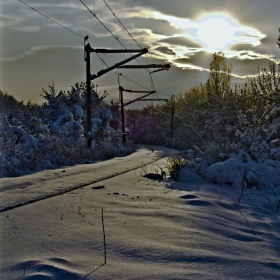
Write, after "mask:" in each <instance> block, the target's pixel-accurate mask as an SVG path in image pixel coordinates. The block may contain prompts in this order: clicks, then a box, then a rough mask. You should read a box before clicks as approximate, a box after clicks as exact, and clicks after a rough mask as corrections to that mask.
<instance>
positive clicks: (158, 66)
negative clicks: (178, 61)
mask: <svg viewBox="0 0 280 280" xmlns="http://www.w3.org/2000/svg"><path fill="white" fill-rule="evenodd" d="M120 68H121V69H143V68H146V69H147V68H148V69H150V68H155V69H158V70H155V71H153V72H158V71H164V70H169V68H170V64H147V65H123V66H119V67H118V69H120ZM153 72H151V73H153ZM118 81H119V93H120V103H121V117H122V135H123V145H125V144H126V132H125V120H124V107H125V106H127V105H129V104H132V103H134V102H136V101H152V100H153V101H154V100H155V101H159V100H164V101H166V99H158V98H157V99H143V98H145V97H147V96H149V95H151V94H153V93H156V91H155V90H152V91H143V90H142V91H137V90H129V89H124V88H123V87H122V86H120V80H119V76H118ZM124 91H125V92H133V93H146V95H144V96H141V97H139V98H136V99H134V100H132V101H129V102H127V103H124V101H123V92H124Z"/></svg>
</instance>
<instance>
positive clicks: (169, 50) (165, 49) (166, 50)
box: [155, 47, 176, 55]
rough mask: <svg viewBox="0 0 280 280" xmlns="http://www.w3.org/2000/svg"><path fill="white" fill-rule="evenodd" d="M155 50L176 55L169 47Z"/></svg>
mask: <svg viewBox="0 0 280 280" xmlns="http://www.w3.org/2000/svg"><path fill="white" fill-rule="evenodd" d="M155 50H156V51H159V52H161V53H164V54H168V55H176V53H175V52H174V51H173V50H171V49H170V48H167V47H158V48H156V49H155Z"/></svg>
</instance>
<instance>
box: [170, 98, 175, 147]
mask: <svg viewBox="0 0 280 280" xmlns="http://www.w3.org/2000/svg"><path fill="white" fill-rule="evenodd" d="M171 98H172V99H173V102H172V105H171V125H170V128H171V141H172V148H174V144H175V143H174V140H173V122H174V111H175V95H172V96H171Z"/></svg>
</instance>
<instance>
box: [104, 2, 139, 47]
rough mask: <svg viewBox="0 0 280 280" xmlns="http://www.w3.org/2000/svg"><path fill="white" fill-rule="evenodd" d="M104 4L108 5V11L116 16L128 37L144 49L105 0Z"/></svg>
mask: <svg viewBox="0 0 280 280" xmlns="http://www.w3.org/2000/svg"><path fill="white" fill-rule="evenodd" d="M103 2H104V3H105V4H106V6H107V7H108V9H109V10H110V11H111V12H112V14H113V15H114V17H115V18H116V19H117V21H118V22H119V23H120V24H121V26H122V27H123V28H124V30H125V31H126V32H127V33H128V35H129V36H130V37H131V38H132V39H133V41H134V42H135V43H136V44H137V45H138V46H139V47H140V48H141V49H142V46H141V45H140V44H139V43H138V42H137V41H136V40H135V39H134V37H133V36H132V35H131V34H130V32H129V31H128V30H127V29H126V27H125V26H124V25H123V24H122V22H121V21H120V20H119V19H118V17H117V16H116V14H115V13H114V12H113V10H112V9H111V8H110V6H109V5H108V3H107V2H106V1H105V0H103Z"/></svg>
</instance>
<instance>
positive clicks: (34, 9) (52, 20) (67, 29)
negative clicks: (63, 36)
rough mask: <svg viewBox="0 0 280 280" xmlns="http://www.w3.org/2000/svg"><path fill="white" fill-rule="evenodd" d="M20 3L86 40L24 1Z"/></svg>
mask: <svg viewBox="0 0 280 280" xmlns="http://www.w3.org/2000/svg"><path fill="white" fill-rule="evenodd" d="M19 2H21V3H22V4H24V5H26V6H27V7H29V8H30V9H32V10H33V11H35V12H37V13H39V14H40V15H42V16H44V17H45V18H47V19H49V20H51V21H52V22H54V23H56V24H58V25H59V26H61V27H63V28H65V29H67V30H68V31H70V32H72V33H74V34H75V35H77V36H79V37H81V38H84V37H83V36H82V35H80V34H78V33H76V32H75V31H73V30H71V29H69V28H68V27H66V26H64V25H62V24H60V23H59V22H57V21H55V20H53V19H51V18H50V17H48V16H46V15H44V14H43V13H41V12H39V11H38V10H36V9H35V8H33V7H31V6H29V5H28V4H26V3H24V2H23V1H21V0H19Z"/></svg>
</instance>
